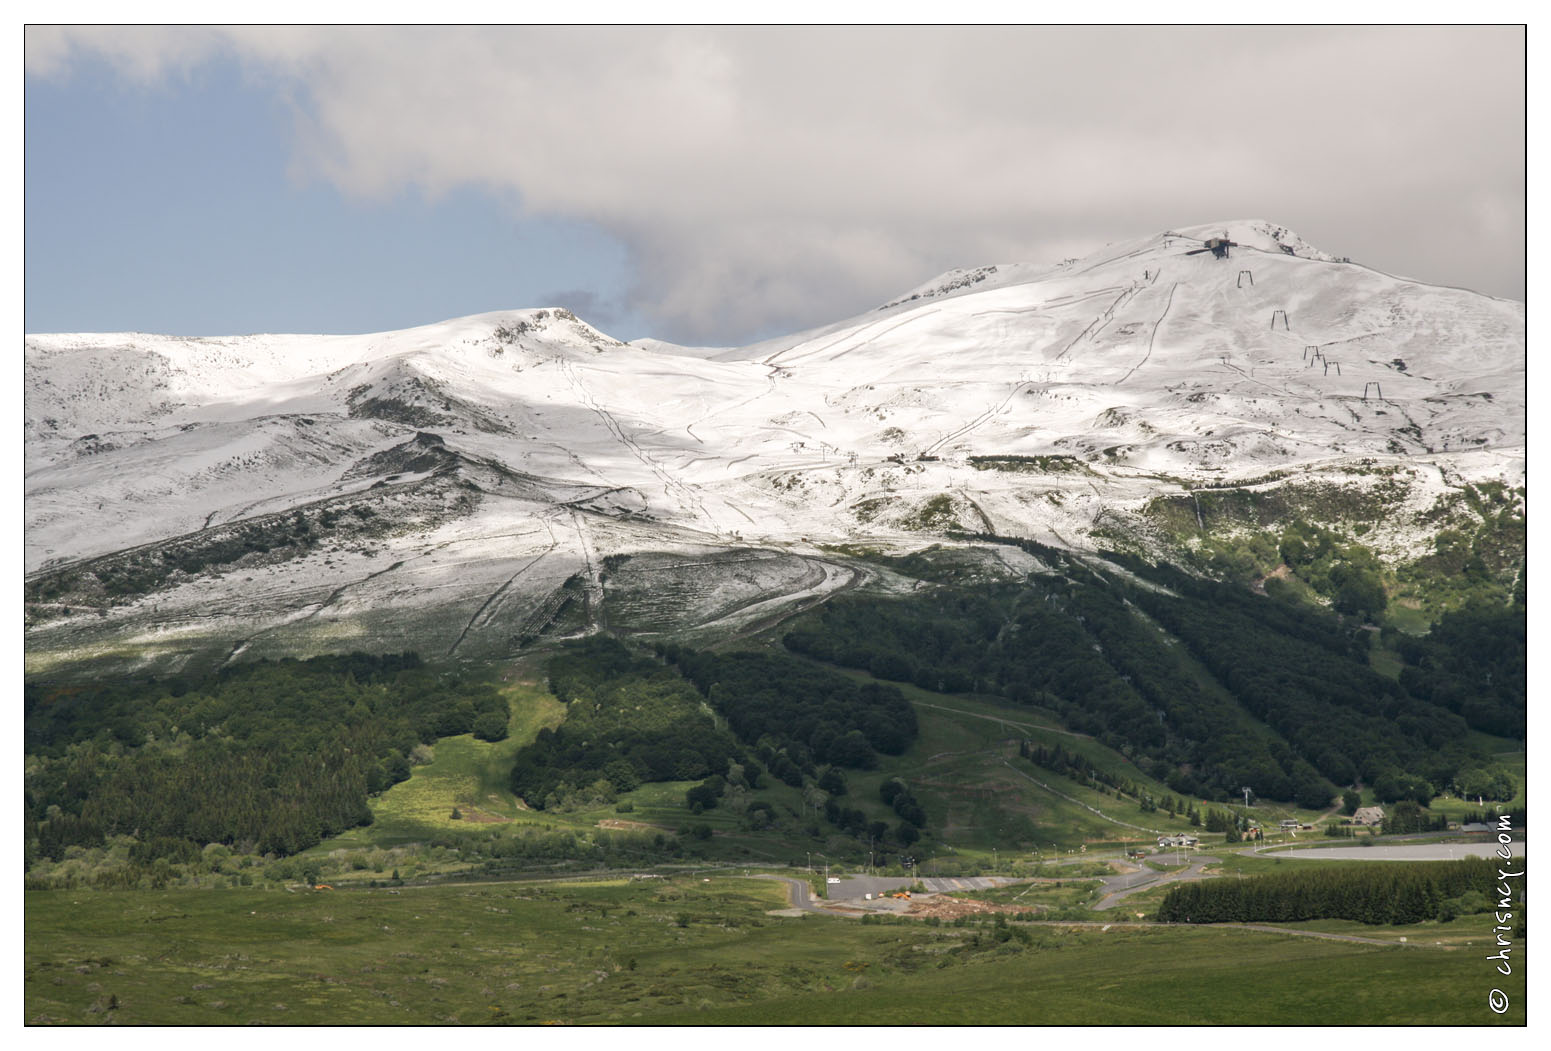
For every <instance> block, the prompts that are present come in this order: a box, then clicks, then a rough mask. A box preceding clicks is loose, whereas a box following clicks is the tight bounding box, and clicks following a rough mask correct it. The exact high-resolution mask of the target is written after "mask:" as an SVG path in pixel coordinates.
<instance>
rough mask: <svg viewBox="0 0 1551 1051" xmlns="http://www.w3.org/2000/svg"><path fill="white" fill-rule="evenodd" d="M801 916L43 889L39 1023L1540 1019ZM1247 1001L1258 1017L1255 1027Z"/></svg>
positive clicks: (1478, 984) (1206, 942)
mask: <svg viewBox="0 0 1551 1051" xmlns="http://www.w3.org/2000/svg"><path fill="white" fill-rule="evenodd" d="M1062 889H1063V890H1065V889H1067V888H1062ZM1008 890H1009V891H1010V890H1013V888H1008ZM998 893H999V894H1004V893H1006V892H1005V891H1003V892H998ZM1028 893H1030V895H1033V894H1035V893H1048V892H1035V891H1030V892H1028ZM785 904H786V895H785V887H784V885H782V884H779V883H774V882H765V881H760V880H755V879H739V878H723V877H718V878H715V879H709V880H707V879H703V878H701V877H696V876H682V875H681V876H677V877H674V878H671V879H644V880H627V879H616V880H609V881H596V882H582V881H575V880H572V881H530V882H521V883H500V884H489V883H487V884H470V885H461V886H460V885H441V886H425V887H404V888H402V889H389V888H377V889H366V888H358V889H342V890H337V891H332V892H327V891H313V892H306V891H296V892H287V891H283V890H268V891H262V890H248V889H242V890H237V889H232V890H216V891H211V890H205V891H186V890H185V891H133V892H111V891H99V892H91V893H81V892H73V891H35V892H30V893H28V894H27V901H26V945H25V949H24V958H23V978H24V989H23V1001H24V1002H23V1012H24V1020H25V1021H27V1022H30V1023H34V1024H102V1023H115V1024H130V1025H133V1024H142V1025H144V1024H171V1025H237V1024H250V1023H254V1024H292V1025H297V1024H300V1025H309V1024H330V1025H346V1024H480V1023H487V1024H488V1023H494V1024H526V1025H536V1024H545V1023H562V1024H600V1023H602V1024H606V1023H626V1024H629V1023H636V1024H686V1023H713V1024H739V1025H743V1024H751V1025H752V1024H791V1023H801V1024H913V1023H932V1024H982V1025H985V1024H1079V1025H1080V1024H1117V1023H1121V1024H1124V1023H1131V1024H1188V1023H1240V1024H1242V1023H1246V1022H1255V1023H1273V1022H1274V1023H1282V1024H1379V1023H1388V1024H1422V1023H1426V1024H1487V1023H1492V1022H1497V1021H1504V1022H1522V1021H1523V1018H1524V1014H1523V1004H1524V985H1523V979H1522V978H1521V977H1518V974H1517V973H1516V975H1515V976H1514V977H1512V978H1502V977H1500V976H1497V975H1495V974H1493V973H1490V971H1489V968H1488V967H1487V965H1486V964H1484V963H1483V962H1482V960H1481V958H1480V957H1481V954H1480V953H1479V952H1477V951H1471V950H1470V949H1469V948H1461V949H1453V950H1451V949H1449V948H1446V947H1443V946H1429V945H1426V944H1416V943H1414V942H1413V943H1408V944H1407V945H1406V946H1401V945H1399V943H1398V942H1397V943H1396V944H1395V945H1394V946H1393V947H1389V946H1371V945H1363V944H1357V943H1351V942H1338V941H1323V940H1316V939H1311V938H1302V937H1294V936H1290V935H1283V934H1275V933H1255V932H1247V931H1240V930H1233V929H1216V928H1208V929H1203V928H1182V927H1166V928H1165V927H1160V928H1151V929H1149V928H1146V927H1130V926H1113V927H1110V928H1109V929H1104V928H1103V927H1101V926H1087V927H1066V926H1059V925H1056V926H1051V925H1042V924H1034V925H1022V924H1018V923H1013V924H1008V925H1004V926H999V925H997V924H996V923H995V922H994V921H991V920H987V921H986V922H984V923H972V924H965V925H962V926H958V925H954V924H951V923H946V922H944V923H942V924H940V925H928V924H925V923H921V922H919V921H911V920H898V921H892V922H879V923H861V922H857V921H856V920H852V919H843V918H837V917H827V916H797V917H788V916H780V915H774V914H772V913H773V912H774V911H775V910H779V909H781V908H782V907H783V906H784V905H785ZM1461 922H1462V920H1456V921H1455V923H1456V924H1458V923H1461ZM1427 926H1428V925H1425V924H1423V925H1417V928H1421V927H1427ZM1460 929H1461V930H1463V929H1464V928H1460ZM1358 933H1367V932H1365V931H1360V932H1358ZM1434 940H1437V939H1434ZM1417 941H1420V942H1425V941H1426V939H1425V938H1419V939H1417ZM1473 948H1475V947H1473ZM1521 959H1522V957H1521ZM1518 973H1522V972H1518ZM1492 988H1500V989H1502V990H1503V991H1504V992H1505V993H1506V994H1507V995H1508V997H1509V1000H1510V1003H1511V1005H1512V1007H1511V1009H1510V1012H1509V1013H1508V1014H1505V1015H1503V1016H1502V1017H1501V1018H1498V1017H1497V1016H1495V1015H1493V1014H1492V1013H1491V1012H1490V1011H1488V1010H1487V1007H1486V995H1487V993H1488V991H1489V990H1490V989H1492ZM1250 1007H1253V1014H1246V1011H1247V1010H1248V1009H1249V1008H1250Z"/></svg>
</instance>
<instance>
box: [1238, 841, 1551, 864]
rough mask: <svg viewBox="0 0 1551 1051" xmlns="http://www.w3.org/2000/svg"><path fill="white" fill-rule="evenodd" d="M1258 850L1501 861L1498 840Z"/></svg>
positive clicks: (1264, 851)
mask: <svg viewBox="0 0 1551 1051" xmlns="http://www.w3.org/2000/svg"><path fill="white" fill-rule="evenodd" d="M1510 849H1512V851H1513V856H1514V857H1516V858H1522V857H1523V856H1524V843H1523V842H1522V841H1516V842H1514V843H1512V844H1510ZM1254 852H1255V853H1256V854H1260V855H1262V856H1265V857H1272V858H1302V859H1308V858H1327V859H1332V858H1333V859H1337V860H1341V861H1452V860H1454V859H1455V858H1471V857H1474V858H1491V857H1495V858H1497V859H1498V860H1499V861H1500V860H1502V858H1501V856H1500V855H1498V853H1497V844H1496V843H1407V844H1403V845H1394V844H1388V845H1386V844H1380V845H1376V846H1371V847H1310V848H1308V849H1307V850H1273V849H1272V848H1270V847H1256V848H1255V851H1254Z"/></svg>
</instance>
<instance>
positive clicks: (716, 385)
mask: <svg viewBox="0 0 1551 1051" xmlns="http://www.w3.org/2000/svg"><path fill="white" fill-rule="evenodd" d="M1213 239H1221V240H1222V241H1225V242H1227V244H1218V245H1217V251H1215V252H1214V251H1212V250H1210V249H1209V248H1208V247H1207V246H1208V243H1210V242H1212V241H1213ZM1524 331H1525V330H1524V306H1523V304H1521V303H1515V302H1508V301H1503V300H1497V299H1492V298H1489V297H1486V296H1481V295H1477V294H1474V293H1471V292H1467V291H1462V290H1458V289H1452V288H1440V287H1437V286H1428V285H1422V284H1418V283H1415V282H1411V281H1406V280H1401V279H1397V278H1395V277H1391V276H1389V275H1385V274H1382V273H1378V272H1376V271H1374V270H1371V269H1368V268H1366V267H1363V266H1361V265H1359V264H1355V263H1351V262H1348V261H1346V260H1338V259H1335V258H1334V257H1332V256H1329V255H1326V254H1324V253H1322V252H1320V251H1318V250H1317V249H1315V248H1313V247H1312V246H1310V245H1308V244H1307V243H1306V242H1304V241H1303V240H1302V239H1301V238H1299V237H1298V236H1297V235H1296V234H1293V233H1292V232H1291V231H1288V230H1285V229H1283V228H1280V227H1278V226H1275V225H1273V224H1270V223H1266V222H1260V221H1248V222H1232V223H1222V224H1213V225H1210V226H1200V227H1190V228H1186V229H1181V230H1174V231H1167V232H1165V233H1161V234H1157V235H1154V236H1151V237H1147V238H1142V239H1139V240H1136V241H1133V242H1128V243H1124V244H1118V245H1110V246H1107V247H1106V248H1104V249H1102V250H1101V251H1098V252H1095V253H1094V254H1092V255H1090V256H1088V257H1086V258H1083V259H1075V260H1065V261H1063V262H1061V263H1058V264H1055V265H1051V266H1034V265H1028V264H1017V265H1011V266H1006V265H998V266H984V267H980V268H976V269H971V270H956V271H951V272H949V273H948V274H944V275H942V276H941V277H940V278H938V279H936V280H934V281H931V282H928V283H927V284H925V285H922V286H921V287H920V288H918V289H915V290H913V291H910V292H907V293H905V294H903V295H902V296H900V297H898V298H896V299H895V300H893V301H891V302H889V303H888V304H885V305H883V306H881V307H879V308H878V309H876V310H874V311H871V312H869V313H868V314H865V315H862V316H860V317H856V318H851V319H848V320H846V321H842V322H839V323H836V324H834V325H829V326H826V327H823V328H820V329H814V330H811V331H807V332H802V333H798V334H796V335H793V336H789V337H785V338H781V339H777V340H771V341H767V342H765V343H761V344H757V345H754V346H749V347H742V348H736V349H729V350H724V351H715V350H706V349H698V348H697V349H689V348H676V347H673V346H671V345H668V344H664V343H661V342H658V341H654V340H642V341H640V342H639V343H637V344H633V345H632V344H625V343H621V342H619V341H617V340H614V339H611V338H609V337H608V336H606V335H604V334H602V333H600V332H598V331H597V330H595V329H593V328H591V327H590V326H588V325H587V324H586V323H585V322H583V321H581V320H580V319H578V318H576V317H574V316H573V315H571V314H570V313H568V312H566V311H564V310H555V309H547V310H523V311H511V312H500V313H494V314H485V315H479V316H475V317H468V318H461V319H458V320H455V321H449V322H444V323H441V324H436V325H428V326H424V327H421V328H416V329H410V330H406V331H402V332H391V333H382V334H374V335H363V336H295V335H287V336H246V337H232V338H223V339H182V338H173V337H165V336H148V335H141V334H113V335H34V336H29V337H28V338H27V343H26V357H25V362H26V364H25V382H26V421H25V427H26V436H27V439H26V440H27V448H26V490H27V507H26V516H27V518H26V521H27V536H26V564H27V570H28V574H29V576H28V598H29V656H28V660H29V666H30V667H31V668H33V669H34V670H37V669H42V668H47V667H50V666H53V665H55V664H57V663H59V662H63V661H73V660H78V659H84V658H87V657H91V656H94V655H98V656H100V655H113V654H119V655H123V656H125V658H126V659H131V658H132V660H133V661H141V660H149V661H153V662H155V664H156V666H157V667H176V666H178V665H179V664H180V663H182V662H184V661H186V660H189V659H192V658H195V657H199V658H200V659H204V658H205V657H207V656H208V655H209V654H211V653H217V652H218V653H219V657H220V659H228V658H230V657H233V656H240V655H253V656H258V655H270V656H273V655H278V654H294V653H303V652H311V651H314V650H319V649H349V648H365V649H378V650H384V649H386V650H397V649H410V648H413V649H418V650H420V651H421V652H422V653H424V654H426V655H428V656H437V655H449V656H456V657H487V656H495V655H502V654H507V653H511V652H514V651H516V650H517V649H520V648H521V646H522V645H524V644H525V643H526V642H528V641H530V640H531V639H533V638H536V637H538V636H539V635H542V634H554V633H565V632H571V631H583V630H588V629H590V628H591V627H595V626H600V625H606V626H610V627H613V628H616V629H620V630H629V631H636V632H640V633H656V632H672V633H676V634H683V633H690V634H693V633H695V632H709V631H718V632H720V631H727V630H738V629H746V628H749V627H752V626H758V625H759V624H762V623H766V622H768V621H769V620H771V619H774V618H779V617H780V616H783V615H785V614H787V613H790V612H791V611H792V610H794V609H797V608H801V607H803V606H804V605H805V604H808V603H811V602H814V601H820V600H822V598H823V597H824V596H825V595H827V594H829V593H832V592H834V591H836V590H838V589H842V588H845V587H850V586H854V585H856V584H858V583H860V582H862V581H863V580H864V579H865V580H868V581H871V582H872V583H873V584H874V585H879V586H886V585H887V574H886V573H880V572H879V571H877V570H876V569H871V568H868V566H867V565H866V564H864V563H861V562H858V561H856V560H854V559H851V558H848V557H847V556H846V555H845V554H844V552H843V551H841V550H839V549H840V548H841V547H842V546H843V545H855V544H866V545H870V546H872V547H874V548H882V549H891V550H892V549H906V548H911V547H920V546H924V545H925V544H928V543H931V542H934V541H940V540H941V539H942V537H943V534H945V533H946V532H949V531H955V530H962V531H967V532H985V533H997V534H1002V535H1013V536H1025V537H1030V538H1034V539H1038V540H1041V541H1043V542H1046V543H1051V544H1056V545H1059V546H1064V547H1072V548H1078V549H1083V548H1092V547H1095V546H1108V545H1111V544H1113V543H1114V541H1115V538H1116V537H1117V536H1123V537H1125V538H1128V540H1129V541H1130V542H1133V543H1137V544H1142V545H1143V546H1145V545H1146V544H1147V542H1148V538H1149V535H1150V530H1151V528H1152V525H1151V523H1150V521H1149V518H1148V514H1147V509H1148V508H1149V506H1151V504H1152V502H1153V501H1155V500H1156V499H1157V498H1159V497H1166V496H1168V495H1170V494H1174V495H1178V494H1182V493H1184V492H1186V491H1187V490H1196V491H1199V490H1201V489H1203V488H1222V487H1224V486H1233V485H1255V486H1262V487H1265V486H1278V485H1283V486H1285V485H1291V484H1295V483H1296V484H1299V485H1305V486H1306V485H1307V484H1309V483H1310V482H1311V480H1317V481H1318V482H1319V483H1320V484H1327V485H1340V486H1356V487H1363V486H1372V485H1376V484H1380V483H1381V482H1382V484H1384V485H1386V486H1388V487H1389V488H1388V489H1386V493H1387V494H1388V495H1387V496H1386V499H1388V500H1390V501H1391V502H1392V503H1393V506H1394V509H1395V514H1394V515H1393V516H1389V517H1387V518H1386V520H1385V521H1384V522H1382V523H1378V527H1377V529H1376V530H1375V532H1374V533H1373V535H1372V537H1371V540H1372V542H1373V543H1374V544H1375V545H1376V546H1378V547H1380V548H1381V549H1385V550H1389V551H1391V552H1393V553H1395V554H1396V555H1397V556H1399V555H1403V554H1404V552H1405V551H1406V550H1408V549H1411V548H1415V547H1416V546H1417V545H1419V544H1424V543H1426V542H1427V539H1428V537H1427V535H1426V531H1425V530H1424V529H1419V528H1418V527H1417V525H1416V522H1417V516H1418V515H1422V514H1425V512H1426V511H1427V509H1428V508H1429V507H1432V506H1433V505H1435V504H1436V503H1437V501H1438V500H1439V499H1440V498H1442V497H1444V496H1445V495H1446V494H1447V493H1448V492H1450V491H1451V490H1452V489H1457V488H1458V487H1459V486H1460V485H1461V484H1463V483H1464V482H1466V481H1470V480H1476V479H1495V480H1500V481H1504V482H1506V483H1508V484H1509V485H1510V486H1519V485H1522V482H1523V472H1524V429H1525V380H1524V375H1525V373H1524V366H1525V342H1524V340H1525V336H1524ZM999 550H1003V552H1004V555H1003V556H999V557H1004V556H1005V549H999ZM988 557H989V556H988Z"/></svg>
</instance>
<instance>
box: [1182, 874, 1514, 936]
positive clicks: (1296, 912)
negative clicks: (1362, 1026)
mask: <svg viewBox="0 0 1551 1051" xmlns="http://www.w3.org/2000/svg"><path fill="white" fill-rule="evenodd" d="M1515 864H1516V866H1517V867H1518V868H1519V869H1520V870H1521V871H1522V869H1523V864H1522V862H1516V863H1515ZM1497 882H1498V881H1497V866H1496V865H1495V864H1494V862H1493V859H1490V858H1466V859H1463V860H1460V861H1428V862H1383V863H1373V864H1354V865H1343V866H1339V867H1334V868H1309V869H1306V870H1304V871H1301V872H1278V873H1272V874H1270V875H1265V876H1252V877H1250V878H1248V879H1211V880H1200V881H1196V882H1190V883H1180V884H1177V885H1175V886H1174V887H1173V888H1172V889H1171V890H1170V891H1169V892H1168V893H1167V894H1166V895H1164V898H1163V902H1162V903H1161V904H1160V905H1159V906H1158V912H1157V915H1156V916H1155V919H1157V920H1158V921H1159V922H1160V923H1292V922H1298V921H1302V920H1323V919H1337V920H1355V921H1356V922H1358V923H1369V924H1391V923H1420V922H1421V921H1423V920H1430V919H1440V918H1445V917H1446V916H1447V917H1450V918H1451V917H1452V916H1453V915H1454V914H1457V912H1458V911H1460V909H1459V907H1458V906H1457V905H1455V904H1452V903H1454V902H1457V901H1458V900H1459V899H1462V898H1464V897H1465V896H1466V895H1469V894H1471V893H1472V892H1474V893H1475V894H1476V895H1478V896H1480V895H1483V894H1484V893H1490V891H1491V890H1492V888H1494V887H1496V885H1497Z"/></svg>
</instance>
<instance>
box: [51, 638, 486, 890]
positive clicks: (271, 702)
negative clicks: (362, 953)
mask: <svg viewBox="0 0 1551 1051" xmlns="http://www.w3.org/2000/svg"><path fill="white" fill-rule="evenodd" d="M24 721H25V739H26V745H27V753H28V766H27V774H26V779H25V787H26V815H27V832H28V837H27V838H28V849H29V851H33V852H36V854H40V855H43V856H47V857H49V858H51V859H53V860H58V859H59V858H60V857H62V856H63V852H64V851H65V850H66V849H67V848H69V847H70V846H73V845H80V846H86V847H97V846H101V845H102V844H103V842H104V840H105V837H108V836H119V835H132V836H134V837H135V838H136V839H137V840H138V842H139V843H140V844H141V850H142V851H145V850H149V851H151V853H152V854H154V855H164V856H168V857H174V856H180V855H181V854H183V853H186V852H187V851H188V850H191V849H198V848H200V847H203V846H204V845H206V844H209V843H219V844H225V845H228V846H233V847H236V848H238V849H239V850H241V851H243V852H246V853H259V854H264V853H274V854H292V853H296V852H297V851H300V850H305V849H306V848H308V847H310V846H313V845H314V844H316V843H318V842H320V841H321V840H323V839H324V838H326V837H328V836H332V835H336V834H338V833H339V832H342V831H344V830H345V829H347V828H350V827H352V826H354V825H359V824H365V823H368V822H370V821H371V810H370V808H369V807H368V806H367V797H368V796H369V795H371V794H373V793H376V792H380V791H382V790H384V789H386V788H387V787H389V786H390V785H392V784H394V783H395V782H397V781H402V780H404V779H406V778H408V777H409V773H410V759H409V756H410V755H411V753H413V752H414V750H415V748H416V746H417V745H419V744H422V743H426V742H430V741H434V740H435V739H437V738H438V737H445V736H449V735H452V734H460V733H469V732H471V731H473V730H474V729H475V728H476V725H479V726H481V727H482V728H483V729H484V730H485V731H486V732H487V733H488V734H489V735H491V736H502V737H504V736H505V734H506V723H507V704H506V700H505V698H504V697H502V696H501V695H500V693H499V692H498V691H497V690H496V689H495V687H494V686H493V685H492V684H491V683H489V682H486V681H483V680H481V679H479V678H475V677H466V676H463V675H461V674H459V673H456V672H446V671H438V670H434V669H431V668H428V667H426V666H425V665H423V664H422V663H421V661H420V659H419V658H418V657H416V656H415V655H413V654H397V655H387V656H369V655H366V654H351V655H348V656H342V657H319V658H314V659H312V660H308V661H296V660H282V661H258V662H255V663H250V664H241V665H236V666H232V667H228V668H226V669H223V670H222V671H221V672H220V673H219V674H216V675H213V676H210V677H207V678H203V679H196V680H187V679H166V680H159V679H155V678H147V679H136V680H125V681H120V682H114V683H100V684H93V685H88V686H82V685H78V684H65V683H52V682H45V681H33V682H29V683H28V684H27V686H26V690H25V701H24Z"/></svg>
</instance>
